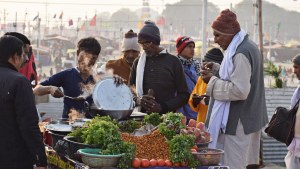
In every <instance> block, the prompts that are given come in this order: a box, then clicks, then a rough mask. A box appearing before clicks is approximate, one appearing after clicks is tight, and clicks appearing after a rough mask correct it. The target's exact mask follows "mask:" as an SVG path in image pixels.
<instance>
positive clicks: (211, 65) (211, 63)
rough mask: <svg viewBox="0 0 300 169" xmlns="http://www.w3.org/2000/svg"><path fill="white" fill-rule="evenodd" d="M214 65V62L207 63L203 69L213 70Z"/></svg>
mask: <svg viewBox="0 0 300 169" xmlns="http://www.w3.org/2000/svg"><path fill="white" fill-rule="evenodd" d="M213 65H214V63H213V62H206V63H204V65H203V66H202V67H201V69H203V70H212V68H213Z"/></svg>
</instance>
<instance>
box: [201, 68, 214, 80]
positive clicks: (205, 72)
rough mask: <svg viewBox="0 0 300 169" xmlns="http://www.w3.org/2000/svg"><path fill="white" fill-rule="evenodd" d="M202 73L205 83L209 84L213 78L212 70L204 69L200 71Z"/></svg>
mask: <svg viewBox="0 0 300 169" xmlns="http://www.w3.org/2000/svg"><path fill="white" fill-rule="evenodd" d="M200 73H201V77H202V79H203V81H204V82H205V83H208V82H209V80H210V78H211V77H212V76H213V74H212V72H211V70H203V69H202V70H201V71H200Z"/></svg>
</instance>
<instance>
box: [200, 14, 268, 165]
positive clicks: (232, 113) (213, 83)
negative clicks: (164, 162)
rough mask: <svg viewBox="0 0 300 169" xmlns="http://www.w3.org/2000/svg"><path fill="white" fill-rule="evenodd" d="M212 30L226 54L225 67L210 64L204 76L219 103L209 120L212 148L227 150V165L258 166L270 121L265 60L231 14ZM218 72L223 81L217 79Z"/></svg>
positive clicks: (222, 17)
mask: <svg viewBox="0 0 300 169" xmlns="http://www.w3.org/2000/svg"><path fill="white" fill-rule="evenodd" d="M212 28H213V31H214V37H215V38H214V41H215V42H216V43H217V44H219V45H220V47H221V48H222V49H223V50H224V51H225V54H224V60H223V62H222V64H221V65H218V64H215V63H208V64H207V65H206V66H205V67H204V68H203V70H202V72H201V73H202V78H203V80H204V81H206V82H207V83H208V86H207V91H206V92H207V95H209V96H211V97H213V98H214V99H215V100H216V102H215V103H214V105H213V108H212V112H211V116H210V119H209V120H210V121H209V131H210V132H211V134H212V138H213V139H214V140H215V144H213V143H212V144H210V147H212V148H222V149H224V151H225V154H224V156H223V161H222V162H223V163H224V164H225V165H228V166H229V167H230V168H231V169H243V168H246V166H247V165H248V164H257V163H258V160H259V146H260V134H261V129H262V127H264V126H265V124H266V123H267V121H268V118H267V110H266V103H265V90H264V78H263V60H262V57H261V54H260V52H259V50H258V48H257V45H256V44H255V43H254V42H252V41H251V40H250V39H249V38H248V35H246V33H245V32H244V31H243V30H242V29H240V26H239V23H238V21H237V20H236V15H235V14H234V13H233V12H231V11H230V10H228V9H227V10H224V11H222V12H221V13H220V15H219V16H218V17H217V18H216V20H215V21H214V22H213V24H212ZM218 72H219V75H220V78H218V77H217V76H214V74H216V73H218ZM219 133H221V134H219Z"/></svg>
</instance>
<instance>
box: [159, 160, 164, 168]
mask: <svg viewBox="0 0 300 169" xmlns="http://www.w3.org/2000/svg"><path fill="white" fill-rule="evenodd" d="M157 165H158V166H160V167H162V166H165V160H163V159H158V160H157Z"/></svg>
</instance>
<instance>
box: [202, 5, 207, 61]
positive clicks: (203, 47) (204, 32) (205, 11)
mask: <svg viewBox="0 0 300 169" xmlns="http://www.w3.org/2000/svg"><path fill="white" fill-rule="evenodd" d="M206 22H207V0H203V9H202V55H201V58H202V57H204V55H205V53H206Z"/></svg>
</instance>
